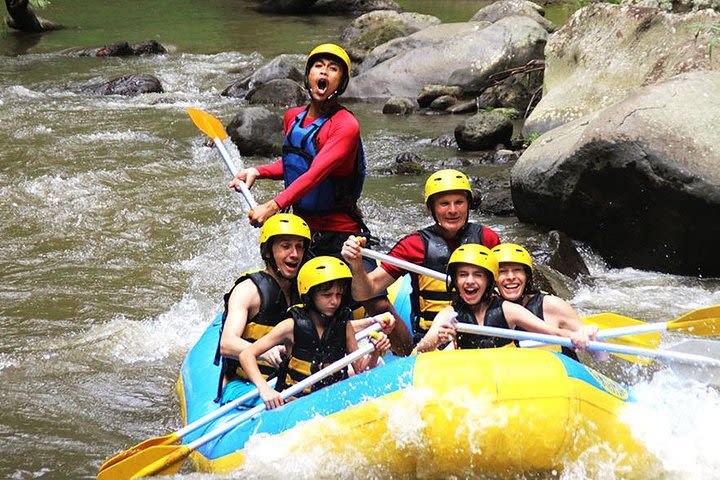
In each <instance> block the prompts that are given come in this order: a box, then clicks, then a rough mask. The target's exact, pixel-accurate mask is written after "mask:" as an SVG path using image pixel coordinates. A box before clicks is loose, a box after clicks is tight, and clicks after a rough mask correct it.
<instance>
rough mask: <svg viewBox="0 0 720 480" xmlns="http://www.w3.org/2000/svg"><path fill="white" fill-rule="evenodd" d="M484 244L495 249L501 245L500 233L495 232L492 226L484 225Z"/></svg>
mask: <svg viewBox="0 0 720 480" xmlns="http://www.w3.org/2000/svg"><path fill="white" fill-rule="evenodd" d="M482 236H483V245H485V246H486V247H488V248H489V249H493V248H495V247H497V246H498V245H500V235H498V234H497V232H495V230H493V229H492V228H489V227H486V226H483V233H482Z"/></svg>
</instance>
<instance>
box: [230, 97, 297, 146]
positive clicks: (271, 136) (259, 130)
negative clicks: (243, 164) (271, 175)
mask: <svg viewBox="0 0 720 480" xmlns="http://www.w3.org/2000/svg"><path fill="white" fill-rule="evenodd" d="M282 128H283V124H282V118H280V115H278V114H277V113H273V112H271V111H270V110H268V109H266V108H264V107H247V108H241V109H240V111H239V112H238V113H237V114H236V115H235V117H233V119H232V120H231V121H230V123H229V124H228V125H227V126H226V127H225V130H226V131H227V133H228V135H229V136H230V138H231V139H232V141H233V142H235V145H237V147H238V150H239V151H240V154H241V155H279V154H280V151H281V149H282V142H283V134H282Z"/></svg>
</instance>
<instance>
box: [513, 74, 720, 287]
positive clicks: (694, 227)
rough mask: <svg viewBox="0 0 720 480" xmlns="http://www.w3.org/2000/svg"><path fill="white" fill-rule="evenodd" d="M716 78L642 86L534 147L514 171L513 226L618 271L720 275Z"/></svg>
mask: <svg viewBox="0 0 720 480" xmlns="http://www.w3.org/2000/svg"><path fill="white" fill-rule="evenodd" d="M718 125H720V72H717V71H696V72H689V73H684V74H680V75H677V76H675V77H673V78H671V79H670V80H666V81H664V82H662V83H656V84H652V85H648V86H646V87H643V88H641V89H639V90H637V91H636V92H635V93H633V94H632V95H630V96H629V97H627V98H626V99H624V100H623V101H620V102H618V103H616V104H614V105H612V106H610V107H607V108H606V109H604V110H600V111H597V112H593V113H590V114H588V115H586V116H584V117H582V118H579V119H577V120H574V121H572V122H570V123H567V124H565V125H562V126H560V127H558V128H556V129H554V130H552V131H550V132H548V133H546V134H544V135H542V136H541V137H540V138H539V139H537V140H536V141H534V142H533V143H532V144H531V145H530V146H529V147H528V149H527V150H526V151H525V152H524V153H523V155H522V156H521V157H520V159H519V160H518V162H517V163H516V164H515V166H514V167H513V170H512V194H513V201H514V204H515V209H516V213H517V216H518V218H519V219H520V220H521V221H524V222H530V223H535V224H539V225H543V226H547V227H550V228H556V229H559V230H562V231H564V232H566V233H567V234H569V235H571V236H572V237H573V238H576V239H579V240H584V241H586V242H587V243H589V244H590V245H591V246H592V247H594V248H595V249H596V251H597V252H598V253H600V254H601V255H603V257H604V258H605V259H606V261H607V262H608V263H609V264H610V265H612V266H616V267H628V266H631V267H636V268H641V269H648V270H656V271H661V272H669V273H677V274H688V275H698V274H701V275H710V276H718V275H720V255H718V254H717V248H718V245H720V222H718V218H720V150H719V149H718V148H717V146H718V145H720V129H718V128H717V126H718Z"/></svg>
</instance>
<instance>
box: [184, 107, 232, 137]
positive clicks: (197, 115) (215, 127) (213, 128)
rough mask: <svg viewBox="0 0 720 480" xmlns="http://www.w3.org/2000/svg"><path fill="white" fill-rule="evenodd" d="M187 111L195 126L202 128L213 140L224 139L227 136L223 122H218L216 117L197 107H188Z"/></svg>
mask: <svg viewBox="0 0 720 480" xmlns="http://www.w3.org/2000/svg"><path fill="white" fill-rule="evenodd" d="M187 112H188V115H190V118H191V119H192V121H193V123H194V124H195V126H196V127H198V128H199V129H200V130H202V132H203V133H205V135H207V136H208V137H210V138H212V139H213V140H214V139H216V138H219V139H220V140H225V139H226V138H227V132H226V131H225V127H223V124H222V123H220V120H218V119H217V118H215V117H213V116H212V115H210V114H209V113H207V112H203V111H202V110H198V109H197V108H188V109H187Z"/></svg>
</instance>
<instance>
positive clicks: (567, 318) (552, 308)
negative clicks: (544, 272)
mask: <svg viewBox="0 0 720 480" xmlns="http://www.w3.org/2000/svg"><path fill="white" fill-rule="evenodd" d="M543 317H544V318H545V321H546V322H552V323H553V324H554V325H555V326H557V327H560V328H564V329H566V330H571V331H573V332H578V334H580V335H582V336H584V337H586V339H585V340H584V342H587V341H588V340H595V339H596V338H597V333H598V328H597V326H595V325H585V324H584V323H583V321H582V320H580V317H579V316H578V314H577V312H576V311H575V309H574V308H573V307H572V306H571V305H570V304H569V303H568V302H566V301H565V300H563V299H562V298H560V297H556V296H554V295H546V296H545V297H543ZM589 353H590V355H591V356H592V357H593V358H594V359H595V360H600V361H604V360H607V359H608V357H609V356H610V354H609V353H608V352H600V351H594V350H591V351H590V352H589Z"/></svg>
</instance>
